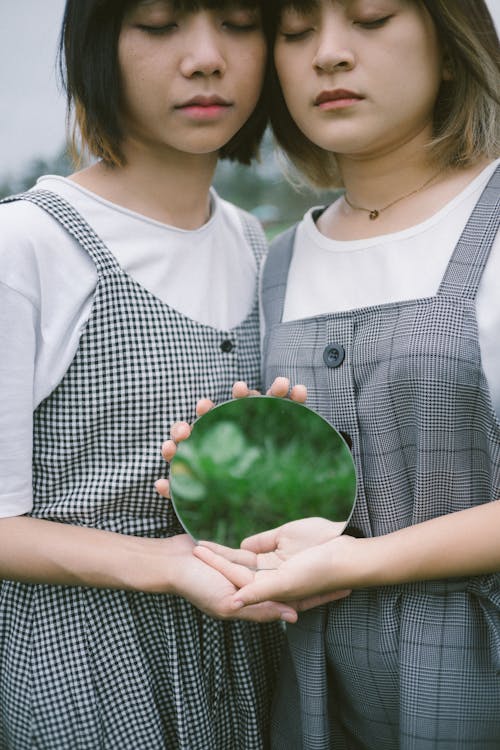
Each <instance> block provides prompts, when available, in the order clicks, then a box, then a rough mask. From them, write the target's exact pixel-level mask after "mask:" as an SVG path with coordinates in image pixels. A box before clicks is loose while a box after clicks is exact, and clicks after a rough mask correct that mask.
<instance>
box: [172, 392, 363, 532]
mask: <svg viewBox="0 0 500 750" xmlns="http://www.w3.org/2000/svg"><path fill="white" fill-rule="evenodd" d="M170 491H171V497H172V502H173V504H174V508H175V510H176V513H177V515H178V517H179V520H180V522H181V523H182V525H183V526H184V528H185V529H186V531H187V532H188V534H190V535H191V536H192V537H193V538H194V539H195V540H198V539H206V540H210V541H214V542H218V543H219V544H225V545H228V546H230V547H239V546H240V543H241V541H242V540H243V539H244V538H245V537H247V536H250V535H251V534H256V533H258V532H260V531H265V530H266V529H271V528H274V527H276V526H280V525H281V524H283V523H287V522H288V521H294V520H297V519H299V518H306V517H311V516H322V517H323V518H328V519H329V520H331V521H335V522H338V523H339V534H340V533H341V532H342V530H343V529H344V527H345V525H346V524H347V521H348V520H349V517H350V515H351V513H352V509H353V506H354V501H355V498H356V472H355V468H354V462H353V459H352V456H351V452H350V450H349V448H348V446H347V444H346V442H345V440H344V439H343V438H342V436H341V435H340V434H339V433H338V432H337V431H336V430H335V429H334V428H333V427H332V426H331V425H330V424H329V423H328V422H327V421H326V420H324V419H323V418H322V417H320V416H319V414H316V412H314V411H312V410H311V409H309V408H308V407H306V406H304V405H303V404H299V403H297V402H295V401H290V400H288V399H283V398H274V397H272V396H252V397H249V398H243V399H236V400H234V401H227V402H225V403H223V404H220V405H219V406H216V407H215V408H214V409H212V410H211V411H209V412H208V413H207V414H205V415H204V416H203V417H200V418H199V419H198V420H197V421H196V422H195V423H194V425H193V428H192V433H191V436H190V438H189V439H188V440H186V441H185V442H182V443H180V444H179V446H178V448H177V453H176V455H175V457H174V459H173V460H172V463H171V467H170Z"/></svg>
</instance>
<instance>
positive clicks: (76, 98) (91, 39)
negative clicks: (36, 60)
mask: <svg viewBox="0 0 500 750" xmlns="http://www.w3.org/2000/svg"><path fill="white" fill-rule="evenodd" d="M136 2H138V0H66V7H65V11H64V17H63V22H62V28H61V35H60V39H59V70H60V74H61V78H62V81H63V85H64V88H65V91H66V102H67V113H68V124H69V122H70V121H71V118H72V116H73V117H74V123H73V130H72V134H71V151H72V155H73V157H74V158H75V160H76V161H78V154H79V151H80V148H79V147H82V148H83V149H84V150H87V151H88V152H89V153H90V154H91V155H92V156H94V157H97V158H100V159H103V161H105V162H106V163H108V164H110V165H116V166H119V165H123V164H124V163H125V159H124V156H123V153H122V150H121V143H122V140H123V135H124V134H123V130H122V125H121V120H120V96H121V83H120V71H119V66H118V37H119V34H120V29H121V25H122V20H123V17H124V14H125V12H126V11H127V10H128V9H129V8H131V7H133V6H134V5H135V4H136ZM171 2H172V5H173V7H174V8H175V9H176V10H179V11H183V12H191V11H196V10H200V9H204V8H206V9H224V8H231V7H234V6H236V7H247V8H258V9H260V10H261V13H262V14H263V15H264V14H267V12H268V10H267V9H268V6H269V0H171ZM266 26H267V24H265V27H266ZM267 99H268V96H267V85H266V84H264V88H263V91H262V94H261V97H260V99H259V102H258V103H257V106H256V108H255V110H254V112H253V113H252V115H251V116H250V118H249V119H248V120H247V122H246V123H245V124H244V125H243V127H242V128H241V129H240V130H239V131H238V132H237V133H236V135H234V136H233V138H232V139H231V140H230V141H229V143H227V144H226V145H225V146H224V147H223V148H222V149H221V150H220V157H221V158H223V159H229V160H231V161H238V162H240V163H241V164H250V162H251V161H252V159H253V158H255V157H256V156H258V150H259V145H260V142H261V139H262V136H263V134H264V131H265V129H266V126H267V121H268V106H267Z"/></svg>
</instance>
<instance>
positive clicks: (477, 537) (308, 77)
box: [194, 0, 500, 608]
mask: <svg viewBox="0 0 500 750" xmlns="http://www.w3.org/2000/svg"><path fill="white" fill-rule="evenodd" d="M384 19H385V20H384ZM290 35H291V36H290ZM444 57H445V56H444V54H443V51H442V50H441V49H440V47H439V43H438V40H437V36H436V32H435V29H434V27H433V25H432V22H431V19H430V17H429V16H428V14H427V11H426V10H425V9H424V8H423V6H421V5H420V4H418V3H414V2H406V0H345V1H340V0H338V1H337V0H320V2H318V4H317V6H316V8H314V9H313V10H312V11H311V12H310V13H307V14H303V15H299V14H297V13H296V12H294V11H291V10H288V11H287V12H285V14H284V16H283V18H282V21H281V24H280V28H279V33H278V36H277V39H276V45H275V61H276V67H277V71H278V75H279V78H280V81H281V84H282V89H283V94H284V97H285V100H286V102H287V105H288V108H289V111H290V114H291V115H292V117H293V118H294V119H295V121H296V122H297V124H298V125H299V127H300V128H301V129H302V130H303V132H304V133H305V135H306V136H307V137H308V138H309V139H310V140H311V141H313V142H314V143H315V144H317V145H319V146H321V147H322V148H324V149H326V150H329V151H332V152H334V153H335V155H336V158H337V162H338V164H339V167H340V171H341V174H342V178H343V181H344V184H345V187H346V190H347V193H348V195H349V196H350V198H351V200H352V202H354V203H356V204H358V205H361V206H368V207H374V208H376V207H378V206H383V205H385V204H386V203H389V202H390V201H391V200H395V199H396V198H397V197H398V196H401V195H403V194H405V193H408V192H410V191H411V190H414V189H415V188H416V187H418V186H419V185H421V184H423V183H424V182H425V181H426V180H428V179H429V178H431V177H432V176H433V175H437V176H436V178H435V179H434V180H433V181H432V183H431V184H430V186H429V187H428V188H426V189H425V190H422V191H421V192H419V193H417V194H415V195H413V196H411V197H409V198H408V199H406V200H403V201H400V202H398V203H397V204H395V205H394V206H393V207H392V208H391V209H388V210H387V212H383V213H382V214H381V215H380V217H379V218H378V219H377V221H376V222H370V221H367V217H366V214H365V213H363V212H361V211H357V210H353V209H351V208H350V207H349V206H348V205H347V204H346V203H345V201H344V200H342V199H340V200H338V201H336V202H335V203H333V204H332V205H331V206H330V207H329V208H328V209H327V210H326V211H325V212H324V213H323V215H322V216H321V218H320V221H319V222H318V228H319V230H320V231H321V232H322V233H323V234H324V235H325V236H327V237H330V238H334V239H343V240H353V239H361V238H364V237H370V236H377V235H381V234H385V233H389V232H394V231H399V230H401V229H405V228H407V227H410V226H414V225H415V224H418V223H419V222H421V221H423V220H425V219H426V218H429V217H430V216H431V215H432V214H434V213H435V212H436V211H437V210H439V209H440V208H441V207H442V206H444V205H445V204H446V203H448V202H449V201H450V200H451V199H452V198H453V197H454V196H455V195H456V194H457V193H459V192H460V191H461V190H462V189H463V188H464V187H465V186H466V185H467V184H468V183H469V182H470V181H471V180H472V179H473V178H474V177H475V176H476V175H477V174H478V173H479V172H480V171H481V169H483V167H484V166H485V162H480V163H477V164H476V165H474V166H473V167H471V168H468V169H463V170H451V169H450V170H446V171H444V172H439V173H438V170H439V167H438V165H437V164H435V163H433V162H432V161H431V160H430V158H429V156H428V152H427V151H426V144H427V143H428V141H429V139H430V136H431V134H432V118H433V107H434V102H435V99H436V95H437V91H438V88H439V84H440V82H441V80H442V79H443V78H444V77H446V76H447V75H449V73H448V71H447V69H446V65H445V63H444ZM335 89H348V90H350V91H352V92H354V93H355V94H358V95H359V97H360V99H357V98H355V99H354V100H353V102H352V103H349V102H347V104H346V106H338V105H337V106H336V107H333V108H328V107H327V108H323V109H321V108H320V107H318V106H317V105H316V104H315V100H316V97H317V96H318V94H320V93H321V92H322V91H325V90H335ZM491 500H492V502H490V503H485V504H484V505H481V506H478V507H474V508H471V509H468V510H465V511H461V512H459V513H452V514H449V515H447V516H442V517H439V518H435V519H433V520H430V521H427V522H425V523H422V524H417V525H415V526H411V527H409V528H405V529H401V530H399V531H397V532H394V533H392V534H387V535H385V536H381V537H375V538H368V539H354V538H351V537H348V536H338V531H337V530H336V529H334V528H333V527H332V525H331V524H330V522H328V521H326V520H324V519H304V520H303V521H298V522H295V523H294V524H293V525H292V524H287V525H286V526H282V527H280V528H278V529H273V530H271V531H268V532H265V533H264V534H259V535H257V536H255V537H252V538H250V539H247V540H245V541H244V542H243V544H242V547H243V549H242V550H228V549H226V548H221V547H217V546H214V545H212V544H207V543H204V545H203V546H198V547H197V548H196V549H195V550H194V554H195V555H196V556H197V557H198V558H199V559H201V560H203V561H204V562H207V563H208V564H210V565H213V567H214V568H216V569H217V570H218V571H220V572H221V573H223V574H224V575H225V576H227V577H228V578H229V580H231V581H232V582H233V583H234V584H235V586H238V587H241V588H240V591H239V592H238V594H237V595H236V596H235V597H234V599H233V606H234V607H235V608H238V607H241V606H242V605H243V604H246V605H248V604H249V603H250V602H253V603H255V602H257V601H261V600H263V599H264V598H266V597H273V598H278V599H280V600H284V601H286V600H287V599H289V598H297V597H304V596H313V595H319V594H321V595H324V594H325V593H326V592H328V591H330V592H331V591H334V590H336V589H338V590H344V589H347V590H352V589H357V588H364V587H367V586H368V587H372V586H385V585H391V584H397V583H406V582H411V581H418V580H431V579H436V578H446V577H455V576H473V575H478V574H483V573H490V572H495V571H498V570H500V501H498V499H496V498H491Z"/></svg>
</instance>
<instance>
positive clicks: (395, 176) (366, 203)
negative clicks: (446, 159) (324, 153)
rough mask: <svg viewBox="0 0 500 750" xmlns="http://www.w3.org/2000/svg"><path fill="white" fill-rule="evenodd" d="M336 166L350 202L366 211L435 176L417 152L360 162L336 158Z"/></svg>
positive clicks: (431, 164) (435, 168)
mask: <svg viewBox="0 0 500 750" xmlns="http://www.w3.org/2000/svg"><path fill="white" fill-rule="evenodd" d="M338 163H339V168H340V172H341V175H342V179H343V182H344V186H345V189H346V193H347V195H348V197H349V199H350V201H352V202H353V203H355V204H356V205H358V206H363V207H365V208H370V209H372V208H373V209H376V208H382V207H383V206H385V205H386V204H388V203H390V202H391V201H393V200H395V199H397V198H398V197H399V196H401V195H403V194H404V193H408V192H410V191H411V190H415V189H417V188H419V187H420V186H421V185H423V184H424V183H425V182H426V180H429V179H430V178H432V176H433V175H437V173H438V172H439V166H438V165H436V164H435V163H434V162H432V161H431V160H430V159H426V158H425V157H422V152H421V151H419V152H418V153H412V152H411V151H410V150H407V151H405V153H402V152H401V151H398V152H397V153H391V154H387V155H384V156H378V157H374V158H370V159H363V160H361V159H355V158H351V157H346V156H340V157H338Z"/></svg>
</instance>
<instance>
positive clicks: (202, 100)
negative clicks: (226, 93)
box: [175, 95, 233, 120]
mask: <svg viewBox="0 0 500 750" xmlns="http://www.w3.org/2000/svg"><path fill="white" fill-rule="evenodd" d="M232 106H233V105H232V102H230V101H228V100H227V99H224V98H223V97H221V96H216V95H213V96H205V95H200V96H193V97H192V98H191V99H187V100H186V101H185V102H182V103H181V104H177V105H176V106H175V109H176V110H178V111H180V112H183V113H184V114H186V115H187V116H188V117H192V118H194V119H197V120H212V119H217V118H218V117H220V116H221V115H222V114H224V113H225V112H227V110H228V109H230V108H231V107H232Z"/></svg>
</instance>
